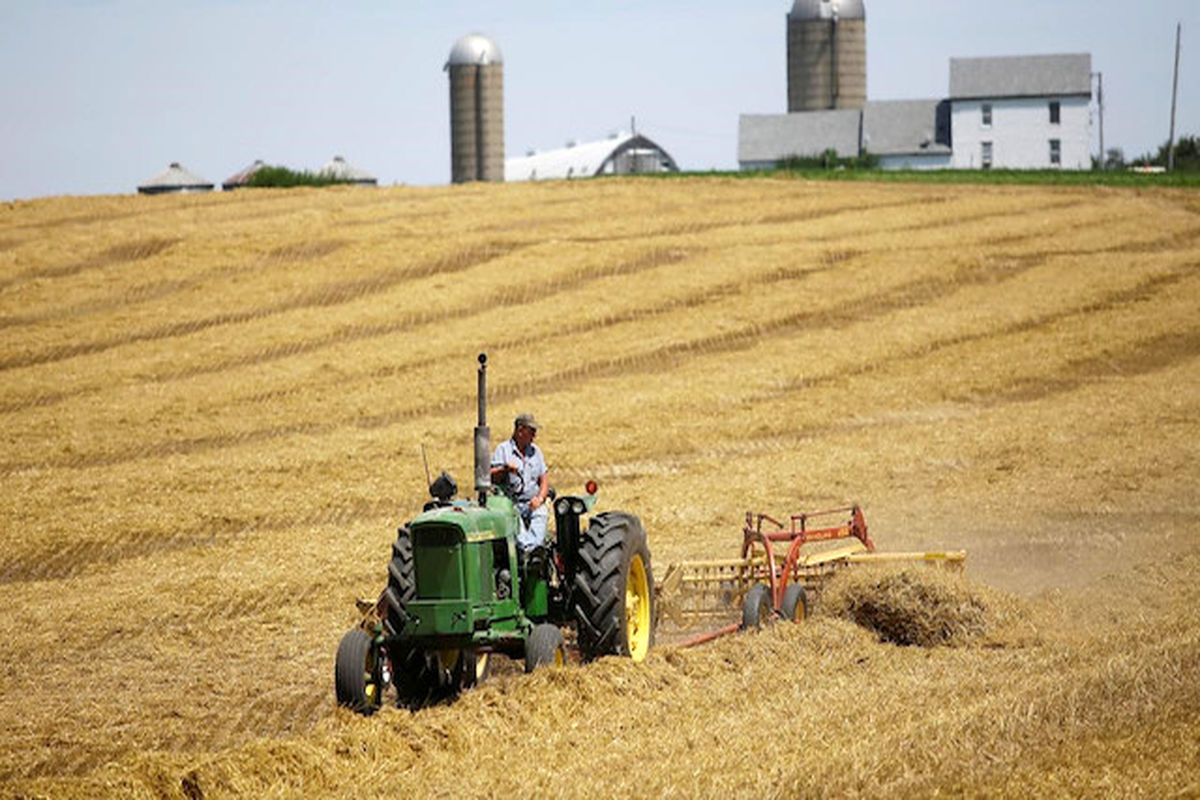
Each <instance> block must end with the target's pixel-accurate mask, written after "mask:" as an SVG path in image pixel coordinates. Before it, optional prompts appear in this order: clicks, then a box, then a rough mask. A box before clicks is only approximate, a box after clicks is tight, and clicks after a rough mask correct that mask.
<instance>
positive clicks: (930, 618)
mask: <svg viewBox="0 0 1200 800" xmlns="http://www.w3.org/2000/svg"><path fill="white" fill-rule="evenodd" d="M820 607H821V609H822V611H823V613H825V614H827V615H829V616H834V617H845V618H846V619H849V620H851V621H852V622H855V623H857V624H859V625H861V626H862V627H864V628H866V629H867V630H869V631H872V632H873V633H875V634H876V635H877V636H878V637H879V639H880V641H884V642H890V643H892V644H900V645H918V646H921V647H934V646H937V645H949V646H962V645H966V644H974V643H977V642H980V641H982V640H985V639H988V640H991V641H993V642H995V641H998V637H999V636H1000V635H1001V634H1002V633H1009V634H1012V633H1013V632H1014V628H1015V626H1016V625H1017V624H1018V623H1019V622H1020V621H1021V620H1022V618H1023V617H1025V616H1026V615H1025V614H1024V613H1023V610H1022V608H1021V605H1020V603H1019V601H1017V600H1016V598H1014V597H1012V596H1011V595H1007V594H1005V593H1002V592H999V591H997V590H995V589H990V588H988V587H986V586H983V585H981V584H978V583H976V582H974V581H971V580H969V579H968V578H966V577H965V576H964V575H963V574H962V573H961V572H956V571H951V570H948V569H944V568H939V567H929V566H909V567H895V566H891V567H889V566H883V565H871V566H866V567H858V568H855V569H848V570H842V571H841V572H839V573H838V574H837V575H836V576H834V577H833V578H832V579H831V580H830V581H829V583H828V584H827V585H826V587H825V589H824V590H823V591H822V592H821V603H820Z"/></svg>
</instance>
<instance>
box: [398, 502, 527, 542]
mask: <svg viewBox="0 0 1200 800" xmlns="http://www.w3.org/2000/svg"><path fill="white" fill-rule="evenodd" d="M517 520H518V517H517V512H516V509H515V508H514V506H513V504H512V501H510V500H509V499H508V498H507V497H504V496H503V495H493V496H491V497H489V498H488V504H487V506H486V507H480V506H478V505H476V504H475V503H473V502H471V501H469V500H455V501H454V502H452V503H449V504H447V505H443V506H438V507H436V508H431V509H429V510H428V511H425V512H423V513H422V514H420V515H418V516H417V517H416V518H415V519H413V521H412V522H411V523H410V524H409V527H410V528H411V529H412V530H413V532H414V534H415V533H416V531H417V530H418V529H420V528H425V527H427V526H437V527H439V528H456V529H458V530H459V531H460V532H461V533H462V537H463V539H464V540H465V541H468V542H477V541H484V540H487V539H497V538H503V537H504V536H506V535H509V534H511V535H513V536H516V534H517V532H518V530H519V523H518V521H517Z"/></svg>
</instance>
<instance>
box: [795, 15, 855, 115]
mask: <svg viewBox="0 0 1200 800" xmlns="http://www.w3.org/2000/svg"><path fill="white" fill-rule="evenodd" d="M787 60H788V111H789V112H792V111H821V110H824V109H830V108H862V107H863V105H865V104H866V102H867V13H866V11H865V10H864V8H863V2H862V0H796V2H795V3H794V4H793V5H792V10H791V12H790V13H789V14H788V15H787Z"/></svg>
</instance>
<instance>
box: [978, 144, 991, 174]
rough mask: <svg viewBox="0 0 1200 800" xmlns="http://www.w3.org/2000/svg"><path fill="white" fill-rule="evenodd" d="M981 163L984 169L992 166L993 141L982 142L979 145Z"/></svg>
mask: <svg viewBox="0 0 1200 800" xmlns="http://www.w3.org/2000/svg"><path fill="white" fill-rule="evenodd" d="M979 150H980V152H979V164H980V166H982V167H983V168H984V169H991V168H992V143H991V142H980V146H979Z"/></svg>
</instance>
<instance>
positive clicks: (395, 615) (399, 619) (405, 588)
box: [383, 525, 417, 636]
mask: <svg viewBox="0 0 1200 800" xmlns="http://www.w3.org/2000/svg"><path fill="white" fill-rule="evenodd" d="M383 597H384V600H385V601H386V603H387V619H386V620H384V627H385V628H386V629H387V632H388V634H389V635H391V636H398V635H399V634H400V631H401V630H403V628H404V623H405V620H406V619H407V616H406V615H405V613H404V606H405V605H407V604H408V603H410V602H411V601H413V600H415V599H416V597H417V570H416V562H414V561H413V545H412V534H411V533H409V530H408V526H406V525H401V526H400V529H399V530H398V531H397V532H396V541H395V542H393V543H392V560H391V561H390V562H389V563H388V585H387V589H385V590H384V592H383Z"/></svg>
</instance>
